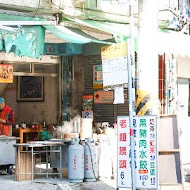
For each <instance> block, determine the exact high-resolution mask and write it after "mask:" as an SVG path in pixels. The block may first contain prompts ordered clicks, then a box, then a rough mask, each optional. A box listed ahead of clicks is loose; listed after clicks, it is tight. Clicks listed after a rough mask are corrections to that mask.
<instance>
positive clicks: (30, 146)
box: [13, 141, 64, 181]
mask: <svg viewBox="0 0 190 190" xmlns="http://www.w3.org/2000/svg"><path fill="white" fill-rule="evenodd" d="M63 145H64V143H63V142H52V141H51V142H50V141H34V142H30V143H23V144H14V145H13V146H14V147H15V148H16V151H17V153H18V154H17V156H18V181H20V176H21V175H32V181H33V180H34V174H37V175H38V174H40V175H41V174H46V176H47V178H48V175H51V174H55V173H49V172H48V153H49V152H50V153H51V152H57V153H59V154H60V173H57V174H58V175H60V178H62V162H61V161H62V146H63ZM55 146H57V147H59V148H58V149H56V150H53V149H51V147H55ZM21 147H23V148H27V149H28V150H21ZM34 148H45V150H34ZM29 149H30V150H29ZM21 152H31V157H32V165H31V173H21V172H20V153H21ZM41 153H46V173H41V172H40V173H35V171H34V167H33V164H34V154H41Z"/></svg>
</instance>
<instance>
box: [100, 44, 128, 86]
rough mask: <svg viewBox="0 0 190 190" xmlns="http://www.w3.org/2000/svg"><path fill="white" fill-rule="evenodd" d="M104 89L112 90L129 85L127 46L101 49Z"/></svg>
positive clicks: (118, 45)
mask: <svg viewBox="0 0 190 190" xmlns="http://www.w3.org/2000/svg"><path fill="white" fill-rule="evenodd" d="M101 57H102V71H103V87H104V88H110V87H112V86H116V85H117V86H118V85H123V84H127V83H128V75H127V44H126V43H122V44H114V45H110V46H103V47H102V49H101Z"/></svg>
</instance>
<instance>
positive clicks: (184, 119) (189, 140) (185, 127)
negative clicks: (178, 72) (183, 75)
mask: <svg viewBox="0 0 190 190" xmlns="http://www.w3.org/2000/svg"><path fill="white" fill-rule="evenodd" d="M188 99H189V80H188V79H181V80H178V100H179V106H178V124H179V128H180V129H181V132H182V134H181V138H180V142H181V152H182V161H183V163H184V164H187V163H190V148H189V145H190V117H188Z"/></svg>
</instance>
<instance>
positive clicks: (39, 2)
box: [29, 0, 41, 21]
mask: <svg viewBox="0 0 190 190" xmlns="http://www.w3.org/2000/svg"><path fill="white" fill-rule="evenodd" d="M40 4H41V0H39V1H38V8H37V9H36V11H35V13H34V15H33V16H32V18H31V19H30V20H29V21H31V20H32V19H33V18H35V16H36V14H37V13H38V11H39V9H40Z"/></svg>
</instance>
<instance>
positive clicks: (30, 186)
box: [0, 175, 190, 190]
mask: <svg viewBox="0 0 190 190" xmlns="http://www.w3.org/2000/svg"><path fill="white" fill-rule="evenodd" d="M58 184H61V185H63V184H65V185H68V186H69V187H70V188H71V189H72V190H115V189H116V187H115V184H116V183H115V181H114V180H108V179H105V180H104V181H98V182H85V183H80V184H73V183H68V181H67V180H66V179H63V180H60V179H59V178H56V179H55V178H48V179H46V178H39V179H35V180H34V182H31V181H20V182H17V181H14V175H0V190H57V185H58ZM68 186H67V187H68ZM159 189H160V190H182V187H181V186H161V187H160V188H159ZM184 189H185V190H190V183H188V182H186V183H185V186H184ZM65 190H69V189H68V188H65ZM122 190H124V189H122Z"/></svg>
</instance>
